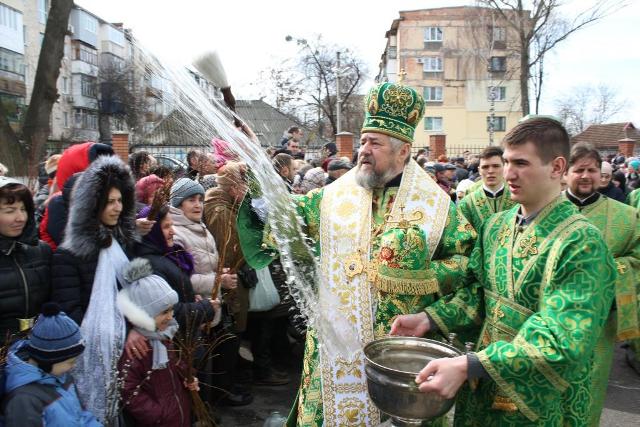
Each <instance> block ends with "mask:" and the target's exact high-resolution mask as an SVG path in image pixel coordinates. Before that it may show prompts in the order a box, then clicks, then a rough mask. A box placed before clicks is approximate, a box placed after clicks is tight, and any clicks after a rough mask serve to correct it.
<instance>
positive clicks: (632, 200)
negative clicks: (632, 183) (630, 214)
mask: <svg viewBox="0 0 640 427" xmlns="http://www.w3.org/2000/svg"><path fill="white" fill-rule="evenodd" d="M625 203H626V204H628V205H629V206H633V207H634V208H636V209H640V188H637V189H635V190H633V191H632V192H631V193H629V194H628V195H627V200H625Z"/></svg>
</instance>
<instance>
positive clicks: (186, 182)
mask: <svg viewBox="0 0 640 427" xmlns="http://www.w3.org/2000/svg"><path fill="white" fill-rule="evenodd" d="M194 194H202V196H203V197H204V188H203V187H202V185H200V184H198V183H197V182H196V181H194V180H192V179H189V178H180V179H179V180H177V181H176V182H174V183H173V185H172V186H171V193H170V202H171V206H173V207H174V208H178V207H180V204H181V203H182V201H183V200H184V199H187V198H189V197H191V196H193V195H194Z"/></svg>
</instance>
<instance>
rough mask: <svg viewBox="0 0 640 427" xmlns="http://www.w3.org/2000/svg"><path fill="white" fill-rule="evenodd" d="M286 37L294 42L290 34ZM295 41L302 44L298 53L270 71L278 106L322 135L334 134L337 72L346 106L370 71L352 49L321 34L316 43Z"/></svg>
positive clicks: (342, 98) (302, 40)
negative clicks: (325, 126) (322, 36)
mask: <svg viewBox="0 0 640 427" xmlns="http://www.w3.org/2000/svg"><path fill="white" fill-rule="evenodd" d="M287 40H288V41H294V39H293V38H292V37H290V36H288V37H287ZM295 42H296V43H297V45H298V46H299V47H300V51H299V56H298V57H296V58H293V59H291V60H289V61H285V62H284V63H283V64H281V65H280V66H278V67H274V68H272V69H271V70H270V72H269V78H270V80H271V87H275V88H276V99H275V103H276V106H277V107H278V108H279V109H281V110H283V111H284V112H286V113H289V114H293V115H294V116H295V117H296V118H297V119H298V121H299V122H301V123H304V124H305V125H308V126H310V127H312V128H313V127H315V128H317V129H318V133H319V134H320V135H326V134H330V135H334V134H335V133H336V130H337V127H338V126H337V117H336V108H337V101H338V100H337V96H336V83H337V79H338V75H340V88H341V90H340V100H341V101H342V104H343V105H345V104H347V103H348V101H349V98H350V97H351V96H352V95H353V94H355V93H357V92H358V89H359V88H360V86H361V85H362V82H363V81H364V79H365V77H366V74H367V70H366V66H365V65H364V62H363V61H362V60H361V59H360V58H358V57H357V56H355V54H354V53H353V51H351V50H349V49H347V48H344V47H340V46H337V45H334V44H328V43H325V42H324V41H323V40H322V38H321V37H320V36H318V37H317V38H316V40H315V41H314V42H313V43H310V42H308V41H307V40H306V39H295ZM337 52H341V56H340V69H338V67H337V65H338V64H337V57H336V53H337ZM314 113H315V114H314ZM314 116H315V117H314ZM325 121H326V122H328V125H329V127H330V129H328V130H327V131H325V130H324V129H323V127H324V123H325Z"/></svg>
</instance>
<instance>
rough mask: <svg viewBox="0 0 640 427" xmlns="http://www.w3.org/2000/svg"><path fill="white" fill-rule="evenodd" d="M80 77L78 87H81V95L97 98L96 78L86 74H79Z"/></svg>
mask: <svg viewBox="0 0 640 427" xmlns="http://www.w3.org/2000/svg"><path fill="white" fill-rule="evenodd" d="M80 77H81V79H80V87H81V93H82V96H86V97H89V98H97V97H98V91H97V85H96V81H97V79H96V78H95V77H92V76H87V75H84V74H83V75H81V76H80Z"/></svg>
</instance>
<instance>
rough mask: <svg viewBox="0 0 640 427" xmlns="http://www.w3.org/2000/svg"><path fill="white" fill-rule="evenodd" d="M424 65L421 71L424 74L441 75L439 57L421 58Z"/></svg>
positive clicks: (441, 68) (440, 58) (441, 66)
mask: <svg viewBox="0 0 640 427" xmlns="http://www.w3.org/2000/svg"><path fill="white" fill-rule="evenodd" d="M423 60H424V65H423V66H422V69H423V71H424V72H425V73H441V72H442V70H443V63H442V57H441V56H427V57H425V58H423Z"/></svg>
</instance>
